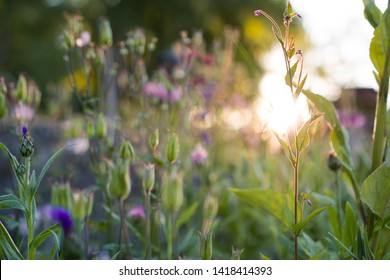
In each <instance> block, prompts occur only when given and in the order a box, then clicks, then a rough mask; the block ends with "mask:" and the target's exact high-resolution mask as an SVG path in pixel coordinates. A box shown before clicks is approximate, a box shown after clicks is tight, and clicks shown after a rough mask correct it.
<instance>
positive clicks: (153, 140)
mask: <svg viewBox="0 0 390 280" xmlns="http://www.w3.org/2000/svg"><path fill="white" fill-rule="evenodd" d="M158 143H159V130H158V128H156V129H155V130H154V131H153V133H152V135H150V137H149V146H150V147H151V148H152V149H153V150H155V149H156V148H157V146H158Z"/></svg>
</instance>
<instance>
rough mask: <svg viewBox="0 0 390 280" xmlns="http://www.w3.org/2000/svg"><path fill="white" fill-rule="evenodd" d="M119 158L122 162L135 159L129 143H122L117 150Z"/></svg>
mask: <svg viewBox="0 0 390 280" xmlns="http://www.w3.org/2000/svg"><path fill="white" fill-rule="evenodd" d="M119 158H120V159H123V160H129V161H133V160H134V159H135V151H134V148H133V145H131V142H130V141H128V140H127V141H123V142H122V144H121V148H120V150H119Z"/></svg>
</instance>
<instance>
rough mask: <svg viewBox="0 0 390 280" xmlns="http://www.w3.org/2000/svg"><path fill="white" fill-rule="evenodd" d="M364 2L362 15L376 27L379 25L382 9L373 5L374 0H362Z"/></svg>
mask: <svg viewBox="0 0 390 280" xmlns="http://www.w3.org/2000/svg"><path fill="white" fill-rule="evenodd" d="M363 3H364V17H365V18H366V19H367V20H368V22H369V23H370V24H371V25H372V27H374V28H376V27H377V26H378V25H379V22H380V19H381V17H382V11H381V10H380V9H379V8H378V7H377V6H376V5H375V0H363Z"/></svg>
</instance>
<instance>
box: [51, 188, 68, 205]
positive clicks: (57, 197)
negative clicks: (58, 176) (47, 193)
mask: <svg viewBox="0 0 390 280" xmlns="http://www.w3.org/2000/svg"><path fill="white" fill-rule="evenodd" d="M51 204H52V205H53V206H60V207H62V208H65V209H68V210H70V209H72V200H71V190H70V185H69V183H64V184H57V185H55V186H53V188H52V192H51Z"/></svg>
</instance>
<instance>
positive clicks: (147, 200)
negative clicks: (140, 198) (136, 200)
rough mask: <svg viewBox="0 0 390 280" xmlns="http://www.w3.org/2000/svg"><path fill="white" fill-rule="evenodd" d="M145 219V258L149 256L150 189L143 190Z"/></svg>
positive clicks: (148, 258)
mask: <svg viewBox="0 0 390 280" xmlns="http://www.w3.org/2000/svg"><path fill="white" fill-rule="evenodd" d="M145 219H146V256H145V258H146V259H147V260H150V258H151V255H152V254H151V241H150V191H149V190H148V191H146V192H145Z"/></svg>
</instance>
